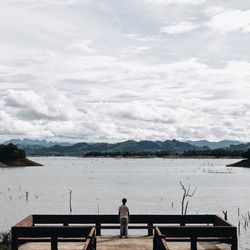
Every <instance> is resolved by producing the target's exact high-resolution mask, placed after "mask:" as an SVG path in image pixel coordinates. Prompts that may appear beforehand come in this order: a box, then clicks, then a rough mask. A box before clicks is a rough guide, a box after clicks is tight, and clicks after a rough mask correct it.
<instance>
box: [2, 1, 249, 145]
mask: <svg viewBox="0 0 250 250" xmlns="http://www.w3.org/2000/svg"><path fill="white" fill-rule="evenodd" d="M249 45H250V1H249V0H240V1H239V0H226V1H225V0H0V141H4V140H7V139H11V138H39V139H48V140H52V141H108V142H114V141H123V140H127V139H135V140H141V139H150V140H166V139H173V138H175V139H179V140H189V139H192V140H199V139H208V140H214V141H217V140H222V139H234V140H241V141H250V47H249Z"/></svg>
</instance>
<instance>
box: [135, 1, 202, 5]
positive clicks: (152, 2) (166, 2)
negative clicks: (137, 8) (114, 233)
mask: <svg viewBox="0 0 250 250" xmlns="http://www.w3.org/2000/svg"><path fill="white" fill-rule="evenodd" d="M139 1H140V2H144V3H149V4H156V5H176V4H203V3H205V2H206V0H139Z"/></svg>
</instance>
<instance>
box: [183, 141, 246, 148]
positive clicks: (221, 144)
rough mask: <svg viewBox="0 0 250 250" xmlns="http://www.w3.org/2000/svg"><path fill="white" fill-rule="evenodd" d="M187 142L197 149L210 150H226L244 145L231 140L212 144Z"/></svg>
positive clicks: (209, 142)
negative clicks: (206, 148)
mask: <svg viewBox="0 0 250 250" xmlns="http://www.w3.org/2000/svg"><path fill="white" fill-rule="evenodd" d="M186 142H187V143H189V144H191V145H194V146H197V147H209V148H210V149H217V148H226V147H230V146H231V145H239V144H242V142H240V141H231V140H223V141H218V142H211V141H207V140H200V141H186Z"/></svg>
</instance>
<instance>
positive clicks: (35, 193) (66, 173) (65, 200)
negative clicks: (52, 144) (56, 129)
mask: <svg viewBox="0 0 250 250" xmlns="http://www.w3.org/2000/svg"><path fill="white" fill-rule="evenodd" d="M30 159H31V160H34V161H37V162H39V163H42V164H44V166H43V167H25V168H11V169H8V168H1V169H0V211H1V213H0V232H2V231H4V230H9V229H10V227H11V226H12V225H14V224H16V223H17V222H18V221H20V220H21V219H22V218H24V217H26V216H27V215H29V214H35V213H40V214H49V213H50V214H53V213H55V214H69V191H70V190H72V209H73V212H72V214H88V213H92V214H97V213H100V214H107V213H109V214H117V209H118V206H119V205H120V203H121V199H122V198H123V197H126V198H127V199H128V206H129V208H130V212H131V214H180V212H181V198H182V194H183V192H182V190H181V186H180V181H181V182H182V183H183V184H184V185H185V186H187V187H188V186H189V185H190V186H191V190H193V189H194V188H196V189H197V190H196V192H195V194H194V196H193V197H192V198H190V202H189V207H188V214H218V215H220V216H223V213H222V211H228V220H229V221H230V222H232V223H233V224H235V225H238V223H239V222H240V235H239V249H250V230H249V228H248V226H247V227H246V228H245V226H244V223H245V220H246V218H248V212H250V185H249V183H250V182H249V181H250V169H246V168H231V167H226V165H227V164H230V163H232V162H236V161H238V160H237V159H236V160H235V159H158V158H154V159H120V158H119V159H112V158H111V159H109V158H73V157H33V158H30ZM26 192H28V200H27V201H26ZM238 212H239V215H238ZM117 234H118V232H117Z"/></svg>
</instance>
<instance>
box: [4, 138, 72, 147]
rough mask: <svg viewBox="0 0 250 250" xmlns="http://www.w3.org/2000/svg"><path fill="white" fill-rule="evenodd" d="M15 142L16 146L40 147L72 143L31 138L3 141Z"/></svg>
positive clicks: (7, 142) (6, 142)
mask: <svg viewBox="0 0 250 250" xmlns="http://www.w3.org/2000/svg"><path fill="white" fill-rule="evenodd" d="M10 143H12V144H15V145H17V146H21V147H22V146H41V147H46V148H48V147H52V146H54V145H61V146H69V145H72V144H71V143H67V142H51V141H46V140H32V139H26V138H24V139H12V140H9V141H5V142H4V143H3V144H5V145H7V144H10Z"/></svg>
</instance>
